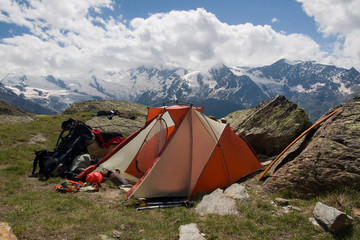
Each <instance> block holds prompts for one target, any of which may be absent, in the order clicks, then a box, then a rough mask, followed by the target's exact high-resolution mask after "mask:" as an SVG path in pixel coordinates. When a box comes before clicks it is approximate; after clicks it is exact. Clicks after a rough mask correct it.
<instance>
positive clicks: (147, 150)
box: [77, 105, 262, 198]
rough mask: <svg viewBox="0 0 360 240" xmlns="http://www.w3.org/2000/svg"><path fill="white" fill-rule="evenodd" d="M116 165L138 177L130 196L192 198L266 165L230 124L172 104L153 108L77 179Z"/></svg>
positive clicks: (114, 167)
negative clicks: (144, 119)
mask: <svg viewBox="0 0 360 240" xmlns="http://www.w3.org/2000/svg"><path fill="white" fill-rule="evenodd" d="M116 169H118V170H120V171H121V172H124V173H127V174H130V175H132V176H135V177H138V178H139V179H140V180H139V181H138V182H137V183H136V184H135V185H134V186H133V187H132V188H131V189H130V191H129V192H128V193H127V194H126V195H125V196H126V197H127V198H130V197H135V198H140V197H143V198H156V197H186V198H190V197H191V196H194V195H196V194H197V193H201V192H209V191H212V190H214V189H217V188H224V187H228V186H230V185H231V184H232V183H234V182H236V181H238V180H239V179H240V178H242V177H244V176H246V175H248V174H250V173H252V172H254V171H257V170H259V169H262V165H261V163H260V161H259V159H258V157H257V156H256V153H255V152H254V151H253V150H252V148H251V147H250V145H249V144H248V143H247V142H246V140H245V139H244V138H242V137H239V136H237V135H236V134H235V133H234V132H233V131H232V130H231V128H230V126H229V125H227V124H224V123H219V122H217V121H214V120H212V119H210V118H208V117H207V116H205V115H204V114H203V111H202V109H201V108H196V107H193V106H192V105H190V106H188V105H173V106H162V107H152V108H149V109H148V115H147V120H146V124H145V126H144V127H142V128H141V129H139V130H138V131H136V132H134V133H133V134H131V135H130V136H129V137H128V138H126V139H125V140H124V141H123V142H122V143H120V144H119V145H118V146H117V147H115V148H114V149H113V150H112V151H111V152H109V153H108V154H107V155H106V156H105V157H104V158H102V159H101V160H100V161H99V162H98V164H96V165H93V166H90V167H89V168H87V169H85V170H84V171H83V172H82V173H80V174H79V175H78V176H77V178H80V179H81V178H84V177H85V176H86V175H87V174H88V173H90V172H92V171H94V170H96V171H99V172H103V173H106V172H108V171H114V170H116Z"/></svg>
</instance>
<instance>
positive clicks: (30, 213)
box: [0, 114, 360, 240]
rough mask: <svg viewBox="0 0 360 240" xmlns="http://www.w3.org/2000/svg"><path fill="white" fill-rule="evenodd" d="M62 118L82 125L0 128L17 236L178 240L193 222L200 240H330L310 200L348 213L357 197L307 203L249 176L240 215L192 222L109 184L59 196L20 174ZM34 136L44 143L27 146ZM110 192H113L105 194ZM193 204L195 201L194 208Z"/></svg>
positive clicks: (4, 186) (43, 121) (5, 186)
mask: <svg viewBox="0 0 360 240" xmlns="http://www.w3.org/2000/svg"><path fill="white" fill-rule="evenodd" d="M69 117H72V118H74V119H80V120H86V117H84V115H82V114H77V115H73V116H69V115H59V116H37V117H36V118H35V120H34V121H32V122H29V123H25V124H24V123H22V124H13V125H0V137H1V138H0V209H1V210H0V221H2V222H8V223H9V225H10V226H11V227H12V229H13V231H14V233H15V234H16V235H17V237H18V238H19V239H102V237H104V236H110V237H113V238H115V239H116V238H118V239H178V238H179V227H180V226H181V225H185V224H189V223H197V224H198V227H199V229H200V231H201V232H202V233H205V234H206V239H324V240H325V239H335V237H334V236H332V235H331V234H330V233H327V232H324V231H323V230H322V229H321V228H318V227H316V226H313V225H312V224H311V223H310V222H309V220H308V219H309V217H312V211H313V208H314V206H315V204H316V202H317V201H321V202H323V203H325V204H328V205H330V206H334V207H337V208H338V209H342V210H343V211H345V212H346V213H347V214H349V215H352V211H353V209H354V208H360V194H359V192H357V191H354V190H350V189H336V190H334V191H333V192H332V193H324V194H321V195H320V196H318V198H316V199H311V200H303V199H296V198H293V197H292V194H291V193H290V192H282V193H277V194H264V193H263V192H262V191H260V189H261V183H260V182H257V181H256V179H257V175H256V176H254V178H253V179H249V180H248V181H247V182H246V185H248V186H250V187H249V188H248V192H249V194H250V196H251V198H252V201H251V202H238V203H237V207H238V210H239V212H240V214H241V215H240V216H218V215H208V216H206V217H200V216H199V215H198V214H196V212H195V211H194V209H186V208H184V207H175V208H168V209H155V210H144V211H136V210H135V207H134V206H133V203H137V202H138V201H137V200H134V199H131V200H129V201H127V202H126V203H125V204H121V202H122V201H123V200H124V192H121V191H120V190H117V189H115V188H114V186H113V185H112V184H111V183H104V184H103V185H104V186H105V187H106V188H103V189H101V190H100V192H99V193H68V194H60V193H57V192H56V191H55V190H54V186H55V185H57V184H59V183H61V182H62V181H63V180H62V179H60V178H52V179H49V180H48V181H46V182H41V181H38V180H36V179H33V178H29V177H28V176H29V175H30V174H31V171H32V160H33V158H34V151H35V150H40V149H44V148H45V149H52V148H54V147H55V143H56V140H57V137H58V134H59V133H60V126H61V123H62V121H64V120H66V119H67V118H69ZM39 134H41V136H44V137H45V139H46V141H40V142H36V141H35V142H31V141H29V140H30V139H31V138H32V137H33V136H37V135H39ZM259 174H260V173H259ZM116 191H118V192H116ZM111 192H115V193H117V194H116V195H115V196H112V197H111V198H109V197H107V196H108V194H109V193H111ZM275 197H286V198H288V199H289V201H290V204H291V205H294V206H297V207H299V208H301V209H302V211H300V212H298V211H293V212H291V213H289V214H283V213H282V211H281V207H278V206H276V205H274V204H272V203H271V201H272V200H273V199H274V198H275ZM200 200H201V197H197V198H196V199H195V204H197V203H199V202H200ZM354 223H355V225H354V228H353V229H352V230H351V231H349V232H346V233H344V234H343V235H342V236H340V237H343V238H345V239H354V240H355V239H359V236H360V228H359V219H358V218H357V217H354Z"/></svg>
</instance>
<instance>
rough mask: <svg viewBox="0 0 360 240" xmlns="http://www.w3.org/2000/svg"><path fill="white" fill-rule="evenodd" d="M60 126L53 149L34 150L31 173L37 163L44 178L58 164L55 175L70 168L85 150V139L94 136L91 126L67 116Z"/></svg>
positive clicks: (34, 170)
mask: <svg viewBox="0 0 360 240" xmlns="http://www.w3.org/2000/svg"><path fill="white" fill-rule="evenodd" d="M61 128H62V132H61V133H60V135H59V138H58V140H57V142H56V147H55V149H54V150H53V151H48V150H40V151H36V152H35V159H34V164H33V172H32V174H33V175H34V174H35V172H36V168H37V165H38V164H39V174H41V175H43V176H44V177H45V178H46V179H47V178H49V176H50V175H51V172H52V171H53V170H54V169H55V168H57V167H58V166H61V170H60V172H59V171H58V173H57V175H62V174H63V173H64V172H66V171H68V170H69V169H70V167H71V164H72V161H73V159H74V158H75V157H76V156H79V155H81V154H83V153H86V152H87V148H86V146H87V144H86V141H87V140H90V139H93V138H94V135H93V133H92V132H91V127H89V126H88V125H86V124H85V123H83V122H81V121H78V120H74V119H72V118H69V119H68V120H66V121H64V122H63V123H62V124H61ZM65 133H67V134H65Z"/></svg>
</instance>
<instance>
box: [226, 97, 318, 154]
mask: <svg viewBox="0 0 360 240" xmlns="http://www.w3.org/2000/svg"><path fill="white" fill-rule="evenodd" d="M225 119H226V120H227V121H228V123H229V124H230V126H231V127H232V128H233V129H236V132H237V133H238V134H241V135H242V136H244V137H245V138H246V140H247V141H248V142H249V143H250V145H251V146H252V147H253V148H254V150H255V152H256V153H258V154H261V155H266V156H272V155H276V154H279V153H280V152H281V151H282V150H283V149H284V148H285V147H286V146H287V145H289V143H290V142H291V141H292V140H294V139H295V138H296V137H297V136H299V135H300V134H301V133H302V132H303V131H305V130H306V129H307V128H308V127H310V126H311V122H310V120H309V117H308V115H307V114H306V113H305V111H304V110H303V109H302V108H300V107H299V106H298V105H296V104H295V103H293V102H291V101H289V100H288V99H286V98H285V97H284V96H282V95H278V96H276V97H274V98H272V99H270V100H269V101H266V102H263V103H261V104H260V105H258V106H256V107H253V108H250V109H246V110H240V111H236V112H233V113H231V114H229V115H228V116H226V117H225Z"/></svg>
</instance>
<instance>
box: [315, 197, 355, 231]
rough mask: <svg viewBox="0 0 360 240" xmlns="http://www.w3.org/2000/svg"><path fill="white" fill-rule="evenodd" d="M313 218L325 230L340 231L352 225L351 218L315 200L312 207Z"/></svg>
mask: <svg viewBox="0 0 360 240" xmlns="http://www.w3.org/2000/svg"><path fill="white" fill-rule="evenodd" d="M313 213H314V218H315V219H316V221H317V222H318V223H319V224H320V226H323V227H324V228H325V229H326V230H328V231H330V232H332V233H340V232H341V231H343V230H346V229H348V228H350V227H351V226H352V223H353V218H352V217H350V216H349V215H347V214H346V213H344V212H341V211H339V210H337V209H336V208H333V207H330V206H327V205H325V204H323V203H321V202H317V203H316V205H315V208H314V212H313Z"/></svg>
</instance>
